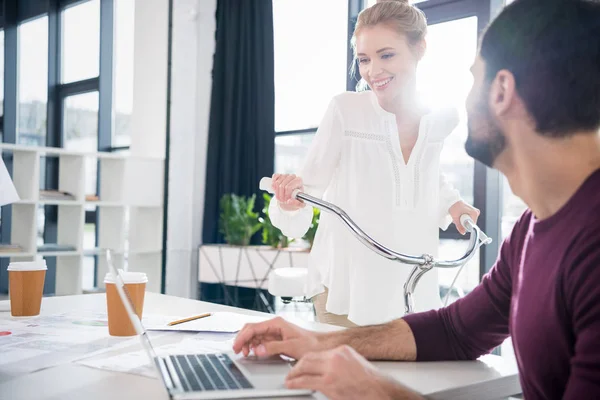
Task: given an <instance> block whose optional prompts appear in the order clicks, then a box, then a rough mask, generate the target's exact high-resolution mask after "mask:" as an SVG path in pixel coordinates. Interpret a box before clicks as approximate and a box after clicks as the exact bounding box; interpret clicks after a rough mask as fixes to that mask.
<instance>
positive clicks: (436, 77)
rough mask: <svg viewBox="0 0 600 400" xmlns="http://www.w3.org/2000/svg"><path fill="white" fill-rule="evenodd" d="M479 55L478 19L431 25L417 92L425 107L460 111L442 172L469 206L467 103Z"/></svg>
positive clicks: (444, 154)
mask: <svg viewBox="0 0 600 400" xmlns="http://www.w3.org/2000/svg"><path fill="white" fill-rule="evenodd" d="M476 52H477V17H468V18H462V19H457V20H453V21H449V22H442V23H439V24H435V25H430V26H429V27H428V35H427V51H426V53H425V56H424V57H423V59H422V60H421V62H420V63H419V67H418V70H417V90H418V92H419V97H420V98H421V100H422V101H423V102H424V103H425V104H426V105H428V106H429V107H431V108H441V107H448V106H449V107H453V108H455V109H457V110H459V115H460V123H459V125H458V127H457V128H456V129H455V130H454V131H453V132H452V133H451V134H450V135H449V136H448V137H447V138H446V140H445V142H444V149H443V151H442V155H441V164H440V169H441V171H442V172H443V173H444V174H446V176H447V177H448V180H449V181H450V182H451V183H452V184H453V185H454V187H455V188H457V189H458V190H459V191H460V193H461V195H462V196H463V198H464V200H465V201H466V202H467V203H469V204H473V171H474V161H473V159H472V158H471V157H469V156H468V155H467V153H466V151H465V149H464V143H465V140H466V139H467V133H468V132H467V123H466V120H467V116H466V110H465V101H466V99H467V95H468V94H469V91H470V90H471V85H472V84H473V78H472V76H471V73H470V72H469V68H470V67H471V65H472V63H473V60H474V59H475V55H476Z"/></svg>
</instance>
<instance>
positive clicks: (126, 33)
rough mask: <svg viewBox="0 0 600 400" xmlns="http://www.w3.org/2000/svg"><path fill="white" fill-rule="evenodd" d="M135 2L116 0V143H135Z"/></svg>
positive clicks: (123, 144)
mask: <svg viewBox="0 0 600 400" xmlns="http://www.w3.org/2000/svg"><path fill="white" fill-rule="evenodd" d="M134 26H135V1H133V0H117V1H115V58H114V62H115V69H114V71H115V76H114V78H115V84H114V93H115V96H114V118H115V125H114V133H113V146H114V147H121V146H129V145H130V144H131V113H132V110H133V40H134Z"/></svg>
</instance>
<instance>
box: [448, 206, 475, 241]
mask: <svg viewBox="0 0 600 400" xmlns="http://www.w3.org/2000/svg"><path fill="white" fill-rule="evenodd" d="M448 212H449V213H450V216H451V217H452V222H454V225H456V229H458V232H459V233H460V234H461V235H464V234H465V233H467V230H466V229H465V227H464V226H462V224H461V223H460V216H461V215H463V214H467V215H469V216H470V217H471V218H472V219H473V222H475V223H477V219H478V218H479V214H480V211H479V210H478V209H476V208H475V207H473V206H472V205H469V204H467V203H465V202H464V201H462V200H460V201H457V202H456V203H454V204H453V205H452V207H450V209H449V210H448Z"/></svg>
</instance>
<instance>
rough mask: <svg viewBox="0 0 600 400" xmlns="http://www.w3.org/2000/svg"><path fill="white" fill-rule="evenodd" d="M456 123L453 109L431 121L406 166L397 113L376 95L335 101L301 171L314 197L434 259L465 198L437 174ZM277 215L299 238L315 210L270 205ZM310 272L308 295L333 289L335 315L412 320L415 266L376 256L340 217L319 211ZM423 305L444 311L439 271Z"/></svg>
mask: <svg viewBox="0 0 600 400" xmlns="http://www.w3.org/2000/svg"><path fill="white" fill-rule="evenodd" d="M457 124H458V114H457V113H456V111H454V110H450V109H446V110H440V111H434V112H431V113H429V114H427V115H425V116H423V117H422V119H421V122H420V126H419V136H418V139H417V142H416V144H415V147H414V149H413V151H412V153H411V156H410V158H409V161H408V163H405V161H404V157H403V156H402V150H401V147H400V139H399V136H398V128H397V125H396V117H395V115H394V114H392V113H388V112H387V111H385V110H384V109H383V108H381V106H380V105H379V103H378V101H377V98H376V97H375V94H374V93H373V92H370V91H366V92H360V93H355V92H346V93H342V94H340V95H338V96H336V97H334V98H333V100H332V101H331V103H330V104H329V108H328V110H327V112H326V114H325V116H324V118H323V121H322V122H321V124H320V125H319V129H318V130H317V133H316V135H315V138H314V139H313V141H312V143H311V146H310V150H309V152H308V155H307V158H306V160H305V163H304V167H303V168H302V170H301V171H300V173H299V174H298V175H299V176H300V177H302V179H303V181H304V185H305V192H306V193H308V194H310V195H313V196H315V197H320V198H323V199H324V200H326V201H329V202H331V203H333V204H335V205H337V206H339V207H341V208H342V209H344V210H345V211H346V212H347V213H348V215H349V216H350V217H351V218H352V219H353V220H354V221H355V222H356V223H357V224H358V225H359V226H360V227H361V228H362V229H363V230H364V231H365V232H366V233H367V234H369V235H370V236H371V237H373V238H374V239H375V240H377V241H379V242H380V243H382V244H383V245H385V246H387V247H389V248H391V249H393V250H396V251H399V252H403V253H406V254H412V255H422V254H424V253H427V254H431V255H433V256H436V255H437V250H438V245H439V235H438V227H440V228H442V229H446V228H447V227H448V225H449V224H450V222H452V220H451V218H450V215H449V214H448V209H449V208H450V206H452V205H453V204H454V203H455V202H457V201H458V200H460V195H459V193H458V192H457V191H456V190H455V189H454V188H453V187H452V186H451V185H450V184H449V183H448V182H447V181H446V179H445V178H444V176H443V175H442V174H441V173H440V171H439V163H440V152H441V150H442V145H443V141H444V139H445V138H446V137H447V136H448V135H449V134H450V132H452V130H453V129H454V128H455V127H456V125H457ZM269 216H270V218H271V221H272V223H273V225H275V226H277V227H278V228H280V229H281V231H282V232H283V234H285V235H286V236H289V237H293V238H300V237H302V236H304V234H305V233H306V231H307V230H308V228H309V226H310V222H311V219H312V208H311V207H309V206H307V207H304V208H302V209H300V210H297V211H293V212H288V211H284V210H282V209H281V208H280V207H279V203H278V202H277V201H272V202H271V204H270V207H269ZM308 269H309V272H308V281H307V283H306V284H307V287H306V293H307V297H312V296H315V295H317V294H319V293H321V292H323V291H324V286H325V287H327V288H328V289H329V296H328V299H327V306H326V309H327V311H329V312H332V313H335V314H348V319H350V320H351V321H352V322H354V323H356V324H358V325H371V324H379V323H384V322H387V321H390V320H392V319H396V318H399V317H401V316H403V315H404V298H403V285H404V282H405V281H406V279H407V277H408V274H409V272H410V269H411V267H410V266H408V265H405V264H400V263H398V262H396V261H390V260H388V259H386V258H383V257H381V256H379V255H377V254H375V253H374V252H373V251H371V250H370V249H368V248H367V247H365V246H364V245H363V244H362V243H360V242H359V241H358V239H357V238H356V237H354V236H353V234H352V233H351V232H350V230H349V229H348V228H347V227H346V226H345V225H343V223H342V222H341V221H339V220H338V219H337V217H336V216H335V215H333V214H329V213H326V212H323V213H321V219H320V223H319V228H318V230H317V233H316V237H315V240H314V243H313V248H312V251H311V254H310V257H309V265H308ZM415 305H416V307H415V308H416V311H424V310H429V309H433V308H439V307H440V305H441V301H440V296H439V288H438V276H437V271H436V270H435V269H433V270H431V271H429V272H428V273H427V274H425V276H424V277H423V278H421V280H420V282H419V284H418V286H417V290H416V292H415Z"/></svg>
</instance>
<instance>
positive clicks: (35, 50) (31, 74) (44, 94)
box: [17, 16, 48, 146]
mask: <svg viewBox="0 0 600 400" xmlns="http://www.w3.org/2000/svg"><path fill="white" fill-rule="evenodd" d="M17 34H18V37H19V43H18V57H19V62H18V65H19V67H18V81H19V83H18V89H17V90H18V101H19V104H18V114H17V118H18V119H17V142H18V143H20V144H31V145H36V146H43V145H45V143H46V113H47V111H46V107H47V106H46V103H47V101H48V17H47V16H44V17H41V18H37V19H35V20H32V21H28V22H25V23H23V24H21V25H19V28H18V32H17Z"/></svg>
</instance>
